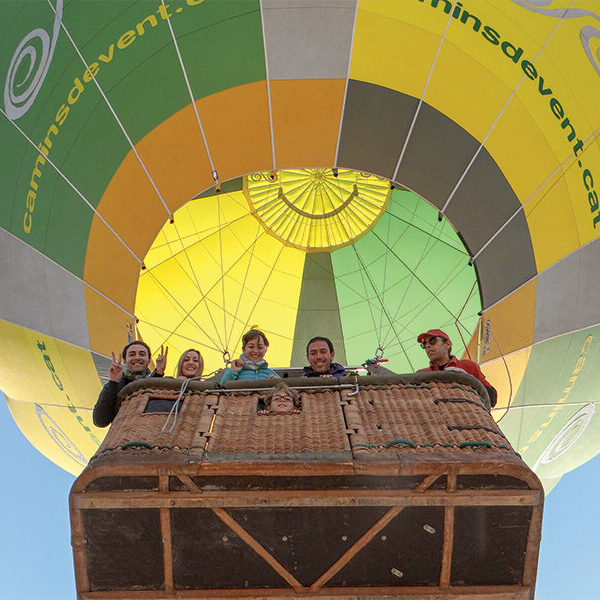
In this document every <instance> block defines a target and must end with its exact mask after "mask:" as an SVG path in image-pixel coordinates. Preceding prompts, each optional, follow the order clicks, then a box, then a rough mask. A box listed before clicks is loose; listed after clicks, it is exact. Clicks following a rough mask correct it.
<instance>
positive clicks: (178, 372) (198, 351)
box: [175, 348, 204, 377]
mask: <svg viewBox="0 0 600 600" xmlns="http://www.w3.org/2000/svg"><path fill="white" fill-rule="evenodd" d="M188 352H195V353H196V354H197V355H198V360H199V363H200V365H199V366H200V371H199V373H198V375H196V377H200V375H202V371H204V359H203V358H202V354H200V350H196V348H188V349H187V350H186V351H185V352H184V353H183V354H182V355H181V356H180V357H179V362H178V363H177V372H176V374H175V377H183V375H182V374H181V369H182V367H183V361H184V359H185V357H186V355H187V353H188Z"/></svg>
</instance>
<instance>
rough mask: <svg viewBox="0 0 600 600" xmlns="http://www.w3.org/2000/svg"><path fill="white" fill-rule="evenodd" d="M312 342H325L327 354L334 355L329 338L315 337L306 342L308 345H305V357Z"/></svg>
mask: <svg viewBox="0 0 600 600" xmlns="http://www.w3.org/2000/svg"><path fill="white" fill-rule="evenodd" d="M313 342H327V345H328V346H329V352H331V354H333V353H334V351H333V344H332V343H331V340H330V339H329V338H326V337H321V336H320V335H317V336H316V337H314V338H312V339H310V340H309V341H308V344H306V355H307V356H308V348H309V347H310V345H311V344H312V343H313Z"/></svg>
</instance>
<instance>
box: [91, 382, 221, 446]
mask: <svg viewBox="0 0 600 600" xmlns="http://www.w3.org/2000/svg"><path fill="white" fill-rule="evenodd" d="M178 397H179V391H178V390H169V389H154V388H152V389H145V390H143V391H138V392H135V393H133V394H131V395H130V396H128V397H127V398H126V399H125V400H124V401H123V403H122V404H121V408H120V409H119V412H118V415H117V418H116V419H115V421H114V423H113V424H112V426H111V428H110V430H109V431H108V434H107V435H106V437H105V438H104V441H103V442H102V445H101V446H100V448H99V450H98V452H97V453H96V456H99V455H104V454H106V453H109V452H115V453H117V454H140V453H141V452H145V453H164V450H165V447H166V449H173V450H175V451H178V452H189V451H192V452H193V453H194V454H195V455H198V454H201V453H202V452H203V450H204V446H205V445H206V437H205V436H204V434H205V433H206V432H207V431H208V430H209V428H210V424H211V421H212V417H213V415H214V409H213V406H214V405H215V404H216V403H217V402H218V396H215V395H209V394H200V393H186V394H184V396H183V398H184V399H183V401H182V402H181V403H180V408H179V411H178V413H177V416H176V420H175V414H172V415H171V416H170V418H169V414H168V413H167V412H160V413H144V410H145V408H146V404H147V403H148V400H149V399H150V398H160V399H164V400H172V401H175V400H177V398H178ZM168 418H169V420H168V422H167V419H168ZM174 421H175V422H174ZM173 423H174V426H173ZM172 426H173V427H172ZM163 429H164V431H163ZM136 444H137V445H136Z"/></svg>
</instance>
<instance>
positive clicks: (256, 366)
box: [240, 352, 269, 371]
mask: <svg viewBox="0 0 600 600" xmlns="http://www.w3.org/2000/svg"><path fill="white" fill-rule="evenodd" d="M240 358H241V359H242V360H243V361H245V362H244V367H243V368H244V369H251V370H252V371H258V370H259V369H262V368H263V367H264V368H265V369H266V368H267V367H268V366H269V365H268V364H267V361H266V360H264V359H263V360H261V361H260V362H252V361H251V360H250V359H249V358H248V357H247V356H246V354H245V352H242V353H241V354H240Z"/></svg>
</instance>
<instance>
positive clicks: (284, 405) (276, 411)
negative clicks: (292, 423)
mask: <svg viewBox="0 0 600 600" xmlns="http://www.w3.org/2000/svg"><path fill="white" fill-rule="evenodd" d="M297 412H300V411H298V410H297V409H296V407H295V406H294V399H293V398H292V396H291V395H290V394H289V393H288V392H285V391H280V392H279V391H278V392H276V393H275V394H273V396H272V397H271V414H272V415H292V414H294V413H297Z"/></svg>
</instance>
